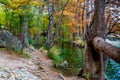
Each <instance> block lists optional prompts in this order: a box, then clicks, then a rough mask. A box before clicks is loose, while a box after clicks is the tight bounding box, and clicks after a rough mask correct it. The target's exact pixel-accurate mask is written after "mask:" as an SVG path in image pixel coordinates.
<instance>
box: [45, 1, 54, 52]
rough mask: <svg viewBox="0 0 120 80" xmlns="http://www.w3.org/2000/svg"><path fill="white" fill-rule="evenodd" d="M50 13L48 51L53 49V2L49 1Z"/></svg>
mask: <svg viewBox="0 0 120 80" xmlns="http://www.w3.org/2000/svg"><path fill="white" fill-rule="evenodd" d="M48 13H49V27H48V34H47V41H46V46H47V49H48V50H49V49H50V47H51V42H52V27H53V0H49V5H48Z"/></svg>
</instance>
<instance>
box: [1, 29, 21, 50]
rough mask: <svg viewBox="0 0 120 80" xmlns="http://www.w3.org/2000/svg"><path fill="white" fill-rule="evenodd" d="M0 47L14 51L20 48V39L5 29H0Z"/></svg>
mask: <svg viewBox="0 0 120 80" xmlns="http://www.w3.org/2000/svg"><path fill="white" fill-rule="evenodd" d="M0 47H5V48H8V49H12V50H15V51H21V50H22V43H21V41H20V40H19V39H18V38H17V37H16V36H15V35H13V34H12V33H11V32H9V31H7V30H0Z"/></svg>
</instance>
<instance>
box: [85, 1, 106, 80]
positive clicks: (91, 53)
mask: <svg viewBox="0 0 120 80" xmlns="http://www.w3.org/2000/svg"><path fill="white" fill-rule="evenodd" d="M94 6H95V8H94V17H93V24H92V26H89V31H88V32H89V33H88V34H87V41H86V42H87V44H86V50H85V54H84V57H85V58H84V59H85V60H84V76H85V77H87V78H91V79H92V80H104V70H105V69H104V60H103V57H104V56H103V53H102V52H101V51H98V50H96V48H95V47H96V46H94V45H93V43H92V41H93V39H94V37H95V36H100V37H101V38H104V37H105V29H106V27H105V21H104V20H105V15H104V10H105V0H95V3H94Z"/></svg>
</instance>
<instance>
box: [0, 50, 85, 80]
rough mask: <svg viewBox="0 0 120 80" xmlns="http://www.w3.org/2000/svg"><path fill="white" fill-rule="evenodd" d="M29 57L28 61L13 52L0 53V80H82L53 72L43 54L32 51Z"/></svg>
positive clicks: (49, 62) (50, 63) (49, 61)
mask: <svg viewBox="0 0 120 80" xmlns="http://www.w3.org/2000/svg"><path fill="white" fill-rule="evenodd" d="M30 55H31V56H32V58H31V59H29V60H28V59H25V58H22V57H21V56H19V55H16V54H15V53H14V52H9V51H0V80H84V79H81V78H78V77H65V76H63V75H62V74H61V73H59V72H57V71H55V70H54V68H53V63H52V61H51V60H50V59H49V58H48V57H47V53H45V52H41V51H38V50H34V51H33V52H31V53H30Z"/></svg>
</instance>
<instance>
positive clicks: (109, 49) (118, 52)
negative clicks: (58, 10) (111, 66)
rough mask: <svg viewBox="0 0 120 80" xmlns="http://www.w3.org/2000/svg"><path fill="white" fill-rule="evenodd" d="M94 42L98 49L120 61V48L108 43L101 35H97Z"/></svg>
mask: <svg viewBox="0 0 120 80" xmlns="http://www.w3.org/2000/svg"><path fill="white" fill-rule="evenodd" d="M92 43H93V45H94V47H95V49H96V50H98V51H101V52H103V53H104V54H106V55H107V56H108V57H110V58H112V59H113V60H115V61H116V62H118V63H120V48H117V47H115V46H112V45H110V44H108V43H107V42H105V40H104V39H103V38H101V37H95V38H94V39H93V42H92Z"/></svg>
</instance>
